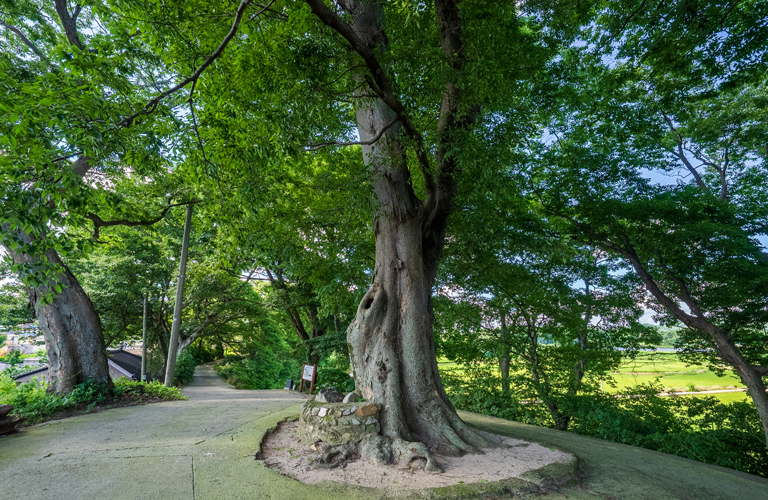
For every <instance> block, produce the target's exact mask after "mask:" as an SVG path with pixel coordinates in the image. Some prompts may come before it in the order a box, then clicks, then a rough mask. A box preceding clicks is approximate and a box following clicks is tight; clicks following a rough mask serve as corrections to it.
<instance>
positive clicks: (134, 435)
mask: <svg viewBox="0 0 768 500" xmlns="http://www.w3.org/2000/svg"><path fill="white" fill-rule="evenodd" d="M183 392H184V394H185V395H186V396H188V397H189V401H169V402H164V403H157V404H151V405H144V406H135V407H129V408H119V409H115V410H108V411H105V412H101V413H95V414H91V415H84V416H79V417H73V418H68V419H65V420H57V421H51V422H46V423H43V424H40V425H36V426H33V427H30V428H28V429H26V430H24V431H23V432H21V433H20V434H16V435H13V436H8V437H7V438H4V439H0V499H2V500H6V499H9V500H10V499H59V500H65V499H86V498H88V499H105V500H111V499H121V498H148V499H158V500H164V499H177V498H178V499H192V498H205V497H207V495H200V494H198V493H200V492H201V490H202V491H207V490H208V489H209V488H211V487H213V488H218V487H225V484H226V483H227V477H226V474H224V475H223V476H217V475H216V473H215V469H211V467H210V464H212V463H217V462H220V461H221V459H222V458H231V456H232V453H240V454H241V455H240V456H241V457H245V456H246V455H247V454H248V453H250V458H249V460H250V463H251V464H253V465H257V463H256V462H255V460H254V458H253V454H254V453H255V451H256V449H258V445H259V442H258V440H256V441H254V440H253V435H254V433H253V432H252V431H253V424H254V423H255V422H258V421H260V420H263V419H264V418H265V417H273V416H275V415H278V416H280V415H281V414H282V413H283V411H284V410H285V409H286V408H290V407H294V410H293V411H291V412H289V414H293V413H296V411H297V410H298V408H299V407H298V406H297V405H300V404H301V403H302V402H303V401H304V399H305V397H304V396H302V395H301V394H298V393H295V392H290V391H281V390H276V391H239V390H236V389H234V388H233V387H232V386H230V385H229V384H227V383H226V382H224V380H222V379H221V377H219V376H218V375H217V374H216V372H214V371H213V369H212V368H211V367H210V366H205V365H204V366H199V367H198V368H197V370H196V372H195V377H194V379H193V382H192V383H191V384H190V385H189V386H187V387H186V388H185V389H184V391H183ZM258 434H259V439H260V435H261V434H263V432H262V433H258ZM244 435H247V438H246V437H242V436H244ZM236 441H238V444H240V445H245V448H247V450H246V449H243V446H233V445H234V443H235V442H236ZM217 496H218V495H217ZM221 497H222V498H227V497H226V496H221Z"/></svg>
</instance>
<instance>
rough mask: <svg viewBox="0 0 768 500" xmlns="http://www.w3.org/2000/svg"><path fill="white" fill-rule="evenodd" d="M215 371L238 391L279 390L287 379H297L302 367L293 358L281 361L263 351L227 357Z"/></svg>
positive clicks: (217, 365) (218, 364)
mask: <svg viewBox="0 0 768 500" xmlns="http://www.w3.org/2000/svg"><path fill="white" fill-rule="evenodd" d="M215 369H216V371H217V372H218V373H219V375H221V376H222V377H224V379H225V380H226V381H227V382H229V383H230V384H232V385H233V386H235V387H236V388H238V389H279V388H281V387H284V386H285V379H289V378H295V377H296V373H298V371H299V369H300V366H299V363H298V362H297V361H296V360H295V359H293V358H283V359H280V358H278V357H277V356H273V355H271V353H268V352H264V351H262V352H260V353H255V354H252V355H250V356H236V355H229V356H225V357H224V359H223V360H222V361H221V362H219V363H217V364H216V366H215Z"/></svg>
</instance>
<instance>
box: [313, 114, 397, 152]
mask: <svg viewBox="0 0 768 500" xmlns="http://www.w3.org/2000/svg"><path fill="white" fill-rule="evenodd" d="M399 121H400V118H395V119H394V120H392V121H391V122H389V123H388V124H387V125H385V126H384V127H383V128H382V129H381V130H380V131H379V132H378V133H376V135H374V136H373V138H372V139H371V140H369V141H356V142H337V141H332V142H322V143H320V144H310V145H309V146H307V147H306V148H305V149H304V150H305V151H318V150H320V149H322V148H326V147H328V146H372V145H373V144H376V143H377V142H379V139H381V137H382V136H383V135H384V132H386V131H387V130H389V129H390V128H392V125H394V124H395V123H398V122H399Z"/></svg>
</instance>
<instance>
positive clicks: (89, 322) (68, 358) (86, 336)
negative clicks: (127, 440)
mask: <svg viewBox="0 0 768 500" xmlns="http://www.w3.org/2000/svg"><path fill="white" fill-rule="evenodd" d="M8 229H9V228H8V226H7V225H3V232H7V230H8ZM21 237H22V238H23V239H25V240H28V241H27V242H31V241H32V238H31V237H30V236H27V235H21ZM6 250H7V251H8V252H9V253H10V255H11V258H12V259H13V261H14V263H16V264H21V263H30V262H34V259H33V258H32V257H30V256H29V255H27V254H23V253H17V252H14V251H12V250H11V249H10V248H9V247H6ZM46 258H47V259H48V261H49V262H52V263H56V264H59V265H61V266H62V268H63V269H64V272H63V273H62V274H60V275H59V277H58V282H59V283H60V284H61V285H62V287H63V290H62V292H61V293H60V294H56V296H55V297H54V298H53V301H52V302H51V304H44V303H42V301H41V300H40V298H41V296H43V295H45V294H46V293H48V286H46V285H42V286H39V287H37V288H31V289H30V291H29V293H30V299H31V302H32V303H33V304H34V307H35V315H36V316H37V320H38V324H39V325H40V330H42V332H43V337H44V338H45V348H46V350H47V351H48V380H49V381H50V383H51V385H50V388H49V390H51V391H55V392H57V393H59V394H65V393H69V392H72V389H74V387H75V385H77V384H80V383H82V382H85V381H87V380H91V381H94V382H96V383H99V384H105V385H107V386H111V385H112V380H111V379H110V377H109V368H108V365H107V355H106V349H105V347H104V334H103V331H102V328H101V320H100V319H99V315H98V313H97V312H96V309H95V308H94V307H93V303H92V302H91V299H90V298H89V297H88V295H87V294H86V293H85V290H83V288H82V287H81V286H80V283H78V281H77V279H76V278H75V277H74V275H73V274H72V273H71V272H70V270H69V269H68V268H67V267H66V266H64V264H63V263H62V261H61V259H60V258H59V256H58V255H57V254H56V252H55V251H54V250H48V251H47V252H46Z"/></svg>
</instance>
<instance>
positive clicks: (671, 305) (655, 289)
mask: <svg viewBox="0 0 768 500" xmlns="http://www.w3.org/2000/svg"><path fill="white" fill-rule="evenodd" d="M606 248H607V249H610V250H614V251H616V252H618V253H620V254H622V255H624V256H625V257H627V258H628V259H629V261H630V263H631V264H632V267H634V269H635V271H636V272H637V274H638V275H639V276H640V279H641V280H642V281H643V284H645V287H646V289H647V290H648V291H649V292H650V293H651V295H653V296H654V297H655V298H656V300H658V301H659V303H661V304H662V305H663V306H664V307H665V308H666V309H667V310H668V311H669V312H671V313H672V314H673V315H674V316H675V317H676V318H677V319H679V320H680V321H681V322H682V323H683V324H685V325H686V326H687V327H689V328H695V329H698V330H701V331H703V332H705V333H707V334H708V335H709V336H710V337H711V338H712V341H713V342H714V344H715V346H716V347H717V350H718V352H719V353H720V356H721V357H722V359H723V360H724V361H725V362H726V363H728V364H729V365H731V366H732V367H733V369H734V371H735V372H736V374H737V375H739V377H740V378H741V381H742V382H743V383H744V385H746V386H747V392H748V393H749V395H750V396H751V397H752V402H753V403H754V405H755V408H756V409H757V413H758V415H759V416H760V422H761V423H762V426H763V432H764V434H765V442H766V446H768V394H766V389H765V383H764V382H763V379H762V376H763V375H764V374H765V373H763V367H761V366H754V365H751V364H750V363H749V362H748V361H747V359H746V358H745V357H744V355H743V354H742V353H741V351H740V350H739V348H738V346H737V345H736V344H734V342H733V340H731V338H730V337H729V336H728V334H727V333H726V332H725V331H723V330H722V329H721V328H720V327H718V326H717V325H715V324H714V323H712V322H711V321H709V319H707V317H706V315H705V314H704V313H703V311H702V310H701V308H700V307H699V305H698V304H697V303H696V301H695V300H694V299H693V297H691V296H690V294H689V293H688V292H687V289H686V287H685V286H681V292H680V294H681V297H680V299H681V300H682V301H683V302H685V304H686V305H687V306H688V307H689V309H690V311H691V313H690V314H689V313H687V312H685V311H683V310H682V309H681V308H680V306H678V304H677V302H675V301H674V300H672V298H671V297H670V296H668V295H667V294H666V293H664V291H663V290H662V289H661V288H660V287H659V285H658V284H657V283H656V280H654V279H653V277H652V276H651V274H650V273H649V272H648V270H647V269H646V267H645V265H644V264H643V263H642V261H641V260H640V258H639V257H638V255H637V252H636V251H635V249H634V248H633V247H631V246H629V245H627V247H626V248H621V247H617V246H615V245H610V244H608V245H606Z"/></svg>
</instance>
